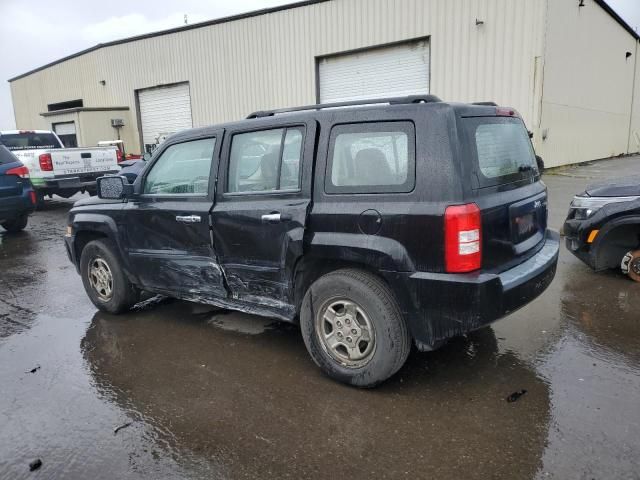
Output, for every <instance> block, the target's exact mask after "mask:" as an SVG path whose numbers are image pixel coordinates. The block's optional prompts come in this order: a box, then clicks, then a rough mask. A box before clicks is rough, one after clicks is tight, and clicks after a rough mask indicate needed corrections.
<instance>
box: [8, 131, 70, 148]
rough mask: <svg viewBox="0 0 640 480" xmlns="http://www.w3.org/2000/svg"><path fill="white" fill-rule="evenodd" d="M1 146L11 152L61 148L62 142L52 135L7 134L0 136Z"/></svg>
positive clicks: (30, 133) (32, 133) (33, 133)
mask: <svg viewBox="0 0 640 480" xmlns="http://www.w3.org/2000/svg"><path fill="white" fill-rule="evenodd" d="M0 144H2V145H4V146H5V147H7V148H8V149H9V150H12V151H15V150H28V149H30V148H61V145H60V142H59V141H58V139H57V138H56V137H55V135H53V134H52V133H49V132H47V133H35V132H24V133H7V134H2V135H0Z"/></svg>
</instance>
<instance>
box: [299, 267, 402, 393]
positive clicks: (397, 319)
mask: <svg viewBox="0 0 640 480" xmlns="http://www.w3.org/2000/svg"><path fill="white" fill-rule="evenodd" d="M342 299H346V301H347V303H349V302H353V304H355V305H357V306H358V307H359V308H360V309H361V310H362V313H365V314H366V317H368V321H369V323H370V324H371V325H372V326H373V330H374V338H375V342H374V348H373V351H372V352H371V353H370V357H368V359H367V360H366V363H365V364H363V365H355V366H354V365H351V366H349V365H347V364H346V363H343V362H341V361H339V360H338V359H336V357H335V355H336V354H335V351H334V353H329V351H330V347H328V346H327V345H326V342H325V341H323V340H321V337H320V336H321V335H322V328H323V327H321V326H318V324H319V323H320V324H322V322H323V321H324V320H322V319H321V318H322V317H320V315H322V316H323V317H324V314H323V312H326V311H327V307H326V306H327V305H330V304H331V302H333V304H339V303H340V302H341V301H343V300H342ZM329 308H331V307H329ZM358 315H360V314H358ZM335 318H342V317H335ZM345 318H346V317H345ZM343 322H344V320H343ZM300 327H301V330H302V337H303V339H304V343H305V345H306V346H307V350H308V351H309V354H310V355H311V358H312V359H313V361H314V362H315V363H316V364H317V365H318V366H319V367H320V368H321V369H322V370H323V371H324V372H325V373H326V374H327V375H329V376H330V377H331V378H334V379H336V380H338V381H340V382H343V383H346V384H349V385H353V386H357V387H362V388H371V387H375V386H376V385H378V384H380V383H381V382H384V381H385V380H387V379H388V378H390V377H391V376H392V375H393V374H395V373H396V372H397V371H398V370H399V369H400V368H401V367H402V366H403V365H404V363H405V361H406V360H407V357H408V356H409V351H410V349H411V336H410V335H409V331H408V329H407V326H406V323H405V321H404V318H403V316H402V313H401V311H400V308H399V307H398V304H397V302H396V299H395V297H394V295H393V293H392V292H391V290H390V289H389V287H387V285H386V284H385V283H384V282H383V281H382V280H381V279H380V278H378V277H376V276H375V275H372V274H370V273H368V272H365V271H362V270H357V269H351V268H349V269H343V270H336V271H334V272H331V273H329V274H327V275H324V276H323V277H321V278H319V279H318V280H317V281H316V282H314V283H313V285H311V287H310V288H309V289H308V290H307V292H306V294H305V297H304V299H303V301H302V307H301V311H300ZM346 328H347V329H348V328H350V327H346ZM340 333H341V332H340ZM325 335H327V334H326V333H325ZM342 338H344V337H342ZM367 348H368V347H367Z"/></svg>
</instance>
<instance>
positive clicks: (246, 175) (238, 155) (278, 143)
mask: <svg viewBox="0 0 640 480" xmlns="http://www.w3.org/2000/svg"><path fill="white" fill-rule="evenodd" d="M303 133H304V131H303V129H302V127H287V128H277V129H273V130H259V131H254V132H247V133H238V134H236V135H234V136H233V139H232V142H231V154H230V156H229V173H228V177H227V193H258V192H279V191H284V192H287V191H288V192H291V191H297V190H299V189H300V160H301V157H302V141H303V136H304V135H303Z"/></svg>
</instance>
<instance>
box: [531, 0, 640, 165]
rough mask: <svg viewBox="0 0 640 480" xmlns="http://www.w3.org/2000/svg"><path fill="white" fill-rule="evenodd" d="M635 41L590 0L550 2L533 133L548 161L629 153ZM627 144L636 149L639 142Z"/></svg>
mask: <svg viewBox="0 0 640 480" xmlns="http://www.w3.org/2000/svg"><path fill="white" fill-rule="evenodd" d="M636 43H637V42H636V40H635V39H634V38H633V36H631V35H630V34H629V33H628V32H627V31H625V30H624V29H623V28H622V27H621V26H620V25H619V24H618V23H617V22H616V21H615V20H614V19H613V18H612V17H611V16H610V15H609V14H607V12H605V11H604V10H603V9H602V8H601V7H600V6H599V5H597V4H596V3H595V2H594V1H593V0H586V1H585V2H584V7H579V6H578V2H574V1H571V0H551V1H550V2H549V11H548V28H547V49H546V54H545V69H544V97H543V99H542V116H541V120H540V128H539V129H538V130H537V132H536V138H535V140H536V149H537V151H538V153H539V154H540V155H541V156H542V157H543V158H544V159H545V164H546V165H547V166H557V165H562V164H568V163H576V162H583V161H585V160H593V159H597V158H605V157H610V156H614V155H619V154H625V153H628V147H629V122H630V119H631V108H632V101H631V99H632V96H633V91H634V85H633V78H634V71H635V69H636V62H637V56H636ZM627 52H631V54H632V55H631V56H630V57H628V58H627V55H626V53H627ZM636 93H637V94H640V90H637V91H636ZM639 127H640V125H638V119H636V126H635V129H636V130H637V129H638V128H639ZM543 135H546V137H547V138H546V140H543V138H542V137H543ZM631 147H633V148H632V149H631V150H632V151H638V147H637V144H631Z"/></svg>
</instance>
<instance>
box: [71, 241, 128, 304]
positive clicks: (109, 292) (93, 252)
mask: <svg viewBox="0 0 640 480" xmlns="http://www.w3.org/2000/svg"><path fill="white" fill-rule="evenodd" d="M80 273H81V275H82V283H83V284H84V289H85V291H86V292H87V295H89V298H90V299H91V301H92V302H93V304H94V305H95V306H96V307H98V308H99V309H100V310H102V311H104V312H108V313H116V314H117V313H122V312H124V311H126V310H129V309H130V308H131V307H132V306H133V305H135V304H136V302H137V301H138V299H139V292H138V290H137V289H136V288H135V286H134V285H133V284H131V282H129V279H127V276H126V275H125V274H124V272H123V271H122V267H121V264H120V260H119V258H118V256H117V254H116V249H115V247H114V245H113V243H111V242H110V241H108V240H106V239H105V240H93V241H91V242H89V243H88V244H87V245H86V246H85V247H84V249H83V250H82V255H81V256H80Z"/></svg>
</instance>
